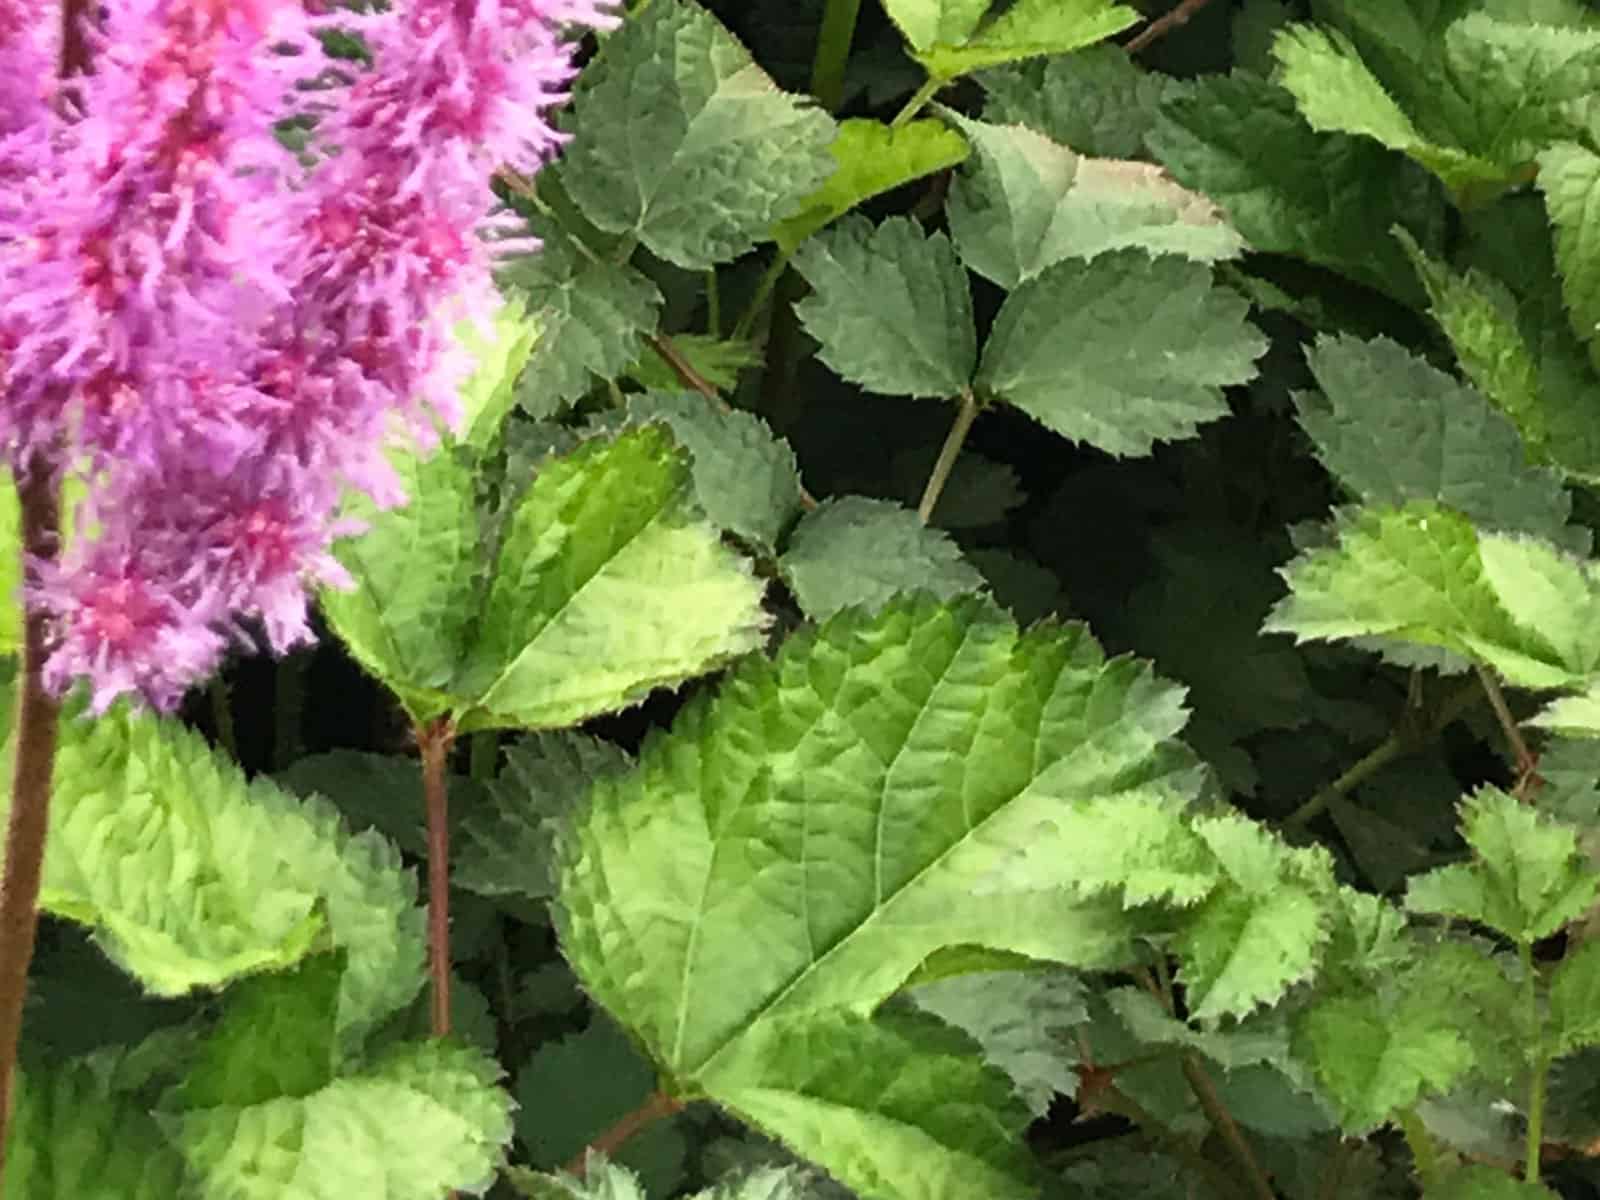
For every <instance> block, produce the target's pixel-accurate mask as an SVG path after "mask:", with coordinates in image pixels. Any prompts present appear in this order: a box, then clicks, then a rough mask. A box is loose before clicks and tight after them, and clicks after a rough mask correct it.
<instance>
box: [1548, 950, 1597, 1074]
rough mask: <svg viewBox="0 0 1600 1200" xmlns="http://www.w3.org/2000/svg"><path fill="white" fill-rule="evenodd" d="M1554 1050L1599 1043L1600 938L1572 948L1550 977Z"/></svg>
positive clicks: (1577, 1048) (1565, 1051) (1557, 1051)
mask: <svg viewBox="0 0 1600 1200" xmlns="http://www.w3.org/2000/svg"><path fill="white" fill-rule="evenodd" d="M1550 1023H1551V1026H1552V1030H1551V1037H1552V1039H1553V1041H1554V1043H1555V1044H1554V1047H1553V1053H1554V1054H1557V1055H1561V1054H1570V1053H1572V1052H1573V1051H1574V1050H1581V1049H1582V1048H1583V1047H1585V1046H1600V942H1584V943H1583V944H1582V945H1581V946H1579V947H1578V948H1577V949H1576V950H1573V951H1570V952H1569V953H1568V954H1567V956H1566V957H1565V958H1563V959H1562V960H1561V964H1560V965H1559V966H1557V967H1556V970H1555V974H1554V975H1553V976H1552V977H1551V979H1550Z"/></svg>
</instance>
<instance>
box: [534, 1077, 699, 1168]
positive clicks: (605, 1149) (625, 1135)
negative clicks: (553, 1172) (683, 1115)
mask: <svg viewBox="0 0 1600 1200" xmlns="http://www.w3.org/2000/svg"><path fill="white" fill-rule="evenodd" d="M683 1109H684V1104H683V1101H682V1100H679V1099H678V1098H677V1097H675V1096H669V1095H667V1094H666V1093H665V1092H651V1093H650V1095H648V1096H646V1097H645V1101H644V1103H643V1104H641V1105H640V1106H639V1107H638V1108H636V1109H634V1110H633V1111H632V1112H631V1113H629V1114H628V1115H627V1116H625V1117H623V1118H622V1120H620V1121H618V1122H617V1123H616V1124H615V1125H613V1126H612V1127H611V1128H610V1129H608V1130H606V1131H605V1132H604V1133H602V1134H601V1135H600V1136H599V1137H597V1138H595V1139H594V1141H592V1142H590V1143H589V1144H588V1145H587V1146H585V1147H584V1148H583V1150H582V1151H580V1152H579V1154H578V1156H577V1157H576V1158H574V1159H573V1160H572V1161H571V1162H569V1163H568V1164H567V1165H566V1166H564V1167H562V1168H561V1169H562V1170H563V1171H565V1172H566V1173H567V1174H568V1175H575V1176H577V1177H578V1178H579V1179H582V1178H583V1177H584V1176H585V1175H587V1174H588V1173H589V1156H590V1155H591V1154H603V1155H605V1156H606V1157H607V1158H610V1157H611V1156H612V1155H613V1154H615V1153H616V1152H617V1151H618V1150H620V1149H621V1148H622V1147H623V1146H624V1145H626V1144H627V1141H628V1139H629V1138H631V1137H633V1135H634V1134H636V1133H638V1132H639V1131H640V1130H641V1129H644V1128H645V1127H646V1126H648V1125H654V1124H655V1123H656V1122H657V1121H659V1120H661V1119H663V1118H664V1117H670V1116H673V1115H674V1114H676V1113H680V1112H682V1111H683Z"/></svg>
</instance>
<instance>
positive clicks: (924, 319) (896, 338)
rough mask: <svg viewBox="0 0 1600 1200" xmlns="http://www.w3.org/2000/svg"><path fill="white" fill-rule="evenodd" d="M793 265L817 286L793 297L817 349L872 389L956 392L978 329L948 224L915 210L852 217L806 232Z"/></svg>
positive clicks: (972, 358) (972, 360)
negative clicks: (922, 218)
mask: <svg viewBox="0 0 1600 1200" xmlns="http://www.w3.org/2000/svg"><path fill="white" fill-rule="evenodd" d="M794 266H795V269H796V270H797V271H799V272H800V274H801V275H802V276H804V277H805V280H806V282H807V283H809V284H810V285H811V288H812V294H811V295H810V296H809V297H807V298H806V299H805V300H803V301H801V302H800V303H799V304H797V305H796V306H795V313H796V314H797V315H798V316H799V317H800V320H801V322H802V323H803V324H804V325H805V327H806V331H807V332H808V333H810V334H811V336H812V337H814V338H816V339H817V341H819V342H821V343H822V348H821V350H820V351H819V354H818V357H820V358H821V359H822V361H823V362H825V363H827V364H828V366H830V367H832V368H833V369H834V371H836V372H838V374H840V375H842V376H843V377H844V378H846V379H848V380H850V381H851V382H852V383H856V384H859V385H861V386H862V387H864V388H866V389H868V390H869V391H874V392H882V393H884V394H885V395H894V396H933V397H949V396H958V395H960V394H961V393H962V392H963V391H965V390H966V388H967V385H968V384H969V383H971V381H972V371H973V368H974V367H975V366H976V365H977V359H978V333H977V328H976V326H975V325H974V324H973V318H972V293H971V289H970V287H969V286H968V283H967V273H966V272H965V271H964V270H963V269H962V267H961V263H960V262H959V261H957V259H956V255H955V251H954V250H953V249H951V246H950V241H949V239H948V238H946V237H945V235H944V234H942V233H935V234H932V235H931V236H930V235H929V234H926V233H924V232H923V230H922V228H921V227H920V226H919V225H918V224H917V223H916V222H915V221H914V220H912V219H911V218H909V217H890V218H889V219H888V220H887V221H885V222H884V223H883V224H882V225H879V226H877V227H876V228H874V227H873V225H872V224H871V222H869V221H868V220H867V219H866V218H865V217H851V218H849V219H848V220H845V221H842V222H840V223H839V224H838V225H837V226H836V227H834V228H833V229H831V230H829V231H827V232H826V233H823V234H820V235H819V236H817V237H815V238H813V239H812V240H811V241H809V242H807V243H806V244H805V245H804V246H802V247H800V249H799V250H798V251H797V252H796V254H795V256H794Z"/></svg>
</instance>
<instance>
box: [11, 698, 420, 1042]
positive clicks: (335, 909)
mask: <svg viewBox="0 0 1600 1200" xmlns="http://www.w3.org/2000/svg"><path fill="white" fill-rule="evenodd" d="M7 753H8V756H9V753H10V751H9V750H8V752H7ZM53 787H54V795H53V797H52V804H51V812H50V822H51V828H50V837H49V841H48V843H47V850H46V856H45V874H44V885H43V890H42V891H41V893H40V903H41V905H42V907H43V908H44V909H45V910H46V911H48V912H52V913H55V914H56V915H58V916H62V917H66V918H68V919H70V920H73V921H77V922H79V923H81V924H84V925H87V926H89V927H90V928H92V929H93V930H94V932H95V935H96V938H97V939H98V941H99V942H100V945H101V947H102V948H103V949H104V950H105V951H106V953H107V954H108V955H109V956H110V957H111V959H112V960H113V961H114V962H116V963H117V964H118V965H120V966H121V967H122V968H123V969H125V970H127V971H128V972H130V973H131V974H133V975H135V976H137V977H138V978H139V979H140V980H141V981H142V982H143V983H144V985H145V987H146V988H147V989H148V990H149V991H150V992H152V993H154V994H156V995H160V996H177V995H182V994H184V993H187V992H190V991H193V990H195V989H198V988H216V987H220V986H222V985H223V984H225V983H227V982H229V981H230V980H232V979H234V978H236V977H238V976H241V975H247V974H251V973H254V972H257V971H262V970H274V969H280V968H283V967H286V966H289V965H292V964H293V963H295V962H297V961H299V960H300V959H301V958H303V957H304V956H305V955H306V954H307V953H308V952H309V951H310V950H311V949H312V948H313V946H317V947H331V948H335V949H341V950H343V951H344V952H345V954H346V955H347V958H348V967H347V969H346V970H345V972H344V975H343V978H342V980H341V983H340V995H339V1012H338V1019H337V1026H338V1032H339V1034H340V1037H341V1041H342V1044H343V1045H344V1046H345V1047H346V1048H352V1047H354V1046H355V1045H356V1044H358V1043H359V1041H360V1039H361V1037H362V1035H364V1034H365V1033H366V1032H367V1031H368V1030H370V1029H371V1028H372V1027H373V1026H374V1025H375V1024H376V1023H377V1022H378V1021H380V1020H382V1019H383V1018H384V1017H386V1016H388V1015H389V1014H390V1013H392V1012H394V1011H396V1010H398V1009H400V1008H402V1007H403V1006H404V1005H406V1004H407V1003H408V1002H409V1001H410V1000H411V998H412V996H413V995H415V994H416V991H417V988H418V987H419V986H420V985H421V983H422V970H421V967H422V953H423V943H422V914H421V912H420V910H418V909H417V908H416V885H415V882H414V880H413V878H412V876H411V875H410V874H409V873H408V872H406V871H403V870H402V869H401V866H400V860H399V855H398V854H397V853H396V852H395V851H394V849H393V847H391V846H390V845H389V844H388V843H387V842H384V841H383V840H382V839H381V838H379V837H377V836H376V835H374V834H370V833H369V834H361V835H357V836H355V837H350V836H349V835H347V834H345V833H344V832H343V831H342V830H341V829H340V827H339V819H338V817H337V815H335V814H334V812H333V811H332V810H331V809H330V808H329V807H328V806H327V805H325V804H322V803H319V802H311V801H306V802H302V801H299V800H296V799H294V798H293V797H291V796H290V795H288V794H287V793H285V792H284V791H282V790H281V789H279V788H278V787H277V786H275V785H273V784H271V783H269V782H268V781H266V780H265V779H261V778H257V779H255V780H252V781H246V779H245V777H244V776H243V774H242V773H241V772H240V771H239V770H238V768H237V767H235V766H234V765H233V764H232V763H231V762H229V761H227V760H225V759H223V758H221V757H220V756H218V755H216V754H214V753H213V752H212V751H211V749H210V748H209V747H208V746H207V745H206V744H205V742H204V741H203V740H202V739H201V738H200V736H199V735H198V734H196V733H193V732H191V731H190V730H188V729H186V728H184V727H182V726H179V725H177V724H175V723H171V722H163V721H158V720H156V719H154V718H151V717H146V716H137V715H126V714H123V713H120V712H116V711H114V712H113V713H112V714H111V715H109V716H105V717H100V718H97V719H95V720H93V721H87V720H69V721H67V722H65V723H64V724H63V727H62V731H61V745H60V748H59V751H58V754H57V758H56V768H55V778H54V785H53ZM9 803H10V801H9V796H8V797H7V798H6V799H5V800H3V801H0V810H3V809H5V808H8V807H9Z"/></svg>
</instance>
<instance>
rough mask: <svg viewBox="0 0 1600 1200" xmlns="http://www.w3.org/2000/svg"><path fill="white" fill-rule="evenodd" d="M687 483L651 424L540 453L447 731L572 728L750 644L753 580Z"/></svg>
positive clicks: (755, 623)
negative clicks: (542, 458) (543, 456)
mask: <svg viewBox="0 0 1600 1200" xmlns="http://www.w3.org/2000/svg"><path fill="white" fill-rule="evenodd" d="M690 487H691V478H690V470H689V465H688V463H687V462H686V461H685V455H683V454H682V453H681V452H680V451H679V450H678V449H677V448H676V447H675V446H674V445H673V444H672V441H671V439H670V437H669V435H668V434H667V433H666V431H664V430H662V429H660V428H659V427H646V428H644V429H637V430H630V431H627V432H624V433H622V434H620V435H618V436H617V437H615V438H603V437H602V438H595V439H591V440H590V441H588V442H586V443H584V444H583V445H581V446H580V447H579V448H578V449H577V450H576V451H574V452H573V453H572V454H570V455H567V456H565V457H562V458H556V459H551V460H549V461H547V462H546V463H545V465H544V467H543V468H542V469H541V470H540V472H539V474H538V475H537V477H536V478H535V479H534V481H533V484H532V486H531V487H529V489H528V491H527V493H526V494H525V495H524V496H523V498H522V500H521V502H520V503H519V504H518V506H517V509H516V512H515V513H514V514H513V515H512V517H511V519H510V525H509V528H508V531H507V533H506V537H505V542H504V545H503V546H502V547H501V550H500V557H499V562H498V563H497V564H496V567H495V571H494V578H493V582H492V583H491V584H490V586H489V591H488V595H487V596H486V597H485V598H484V599H483V601H482V605H483V608H482V615H481V621H480V625H479V628H478V631H477V637H476V639H475V642H474V644H473V646H472V647H471V650H470V652H469V654H468V656H467V659H466V662H465V664H464V665H463V666H462V668H461V670H460V673H459V674H458V676H457V677H456V678H455V679H454V680H452V682H451V685H450V687H451V692H452V695H453V696H454V697H456V698H457V700H456V702H455V703H456V711H457V712H458V713H460V714H461V716H460V719H459V720H458V722H457V724H458V727H460V728H461V729H463V730H467V729H486V728H495V727H506V726H510V727H520V728H525V729H536V728H561V727H564V726H567V725H572V724H575V723H577V722H578V721H580V720H582V719H584V718H585V717H589V716H593V715H595V714H597V713H602V712H609V711H614V710H616V709H620V708H626V707H628V706H629V705H630V704H634V703H636V702H638V701H639V700H642V699H643V698H644V697H645V696H646V695H648V694H649V692H650V691H651V690H653V689H654V688H656V687H659V686H662V685H665V684H677V683H680V682H682V681H684V680H686V679H689V678H692V677H693V676H695V675H698V674H700V673H702V672H704V671H707V670H710V669H712V668H714V667H716V666H718V665H720V664H722V663H725V662H727V661H728V660H729V659H732V658H735V657H737V656H738V655H740V654H743V653H745V652H746V651H747V650H750V649H753V648H754V647H755V646H756V645H758V644H759V642H760V636H761V631H762V629H763V628H764V627H765V625H766V621H767V618H766V616H765V614H764V613H763V612H762V609H761V593H762V585H761V584H760V582H759V581H757V580H756V579H755V578H754V576H753V575H752V573H751V571H750V568H749V565H748V564H747V563H746V562H745V560H743V559H741V558H739V557H738V556H736V555H735V554H734V553H733V552H732V551H730V550H728V549H726V548H725V547H724V546H723V545H722V544H721V542H720V541H719V539H718V537H717V534H716V530H715V529H714V528H712V527H711V526H710V525H709V524H707V523H706V522H705V521H704V519H703V518H701V517H700V516H699V515H698V513H697V512H696V510H695V509H694V507H693V504H692V500H691V497H690Z"/></svg>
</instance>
